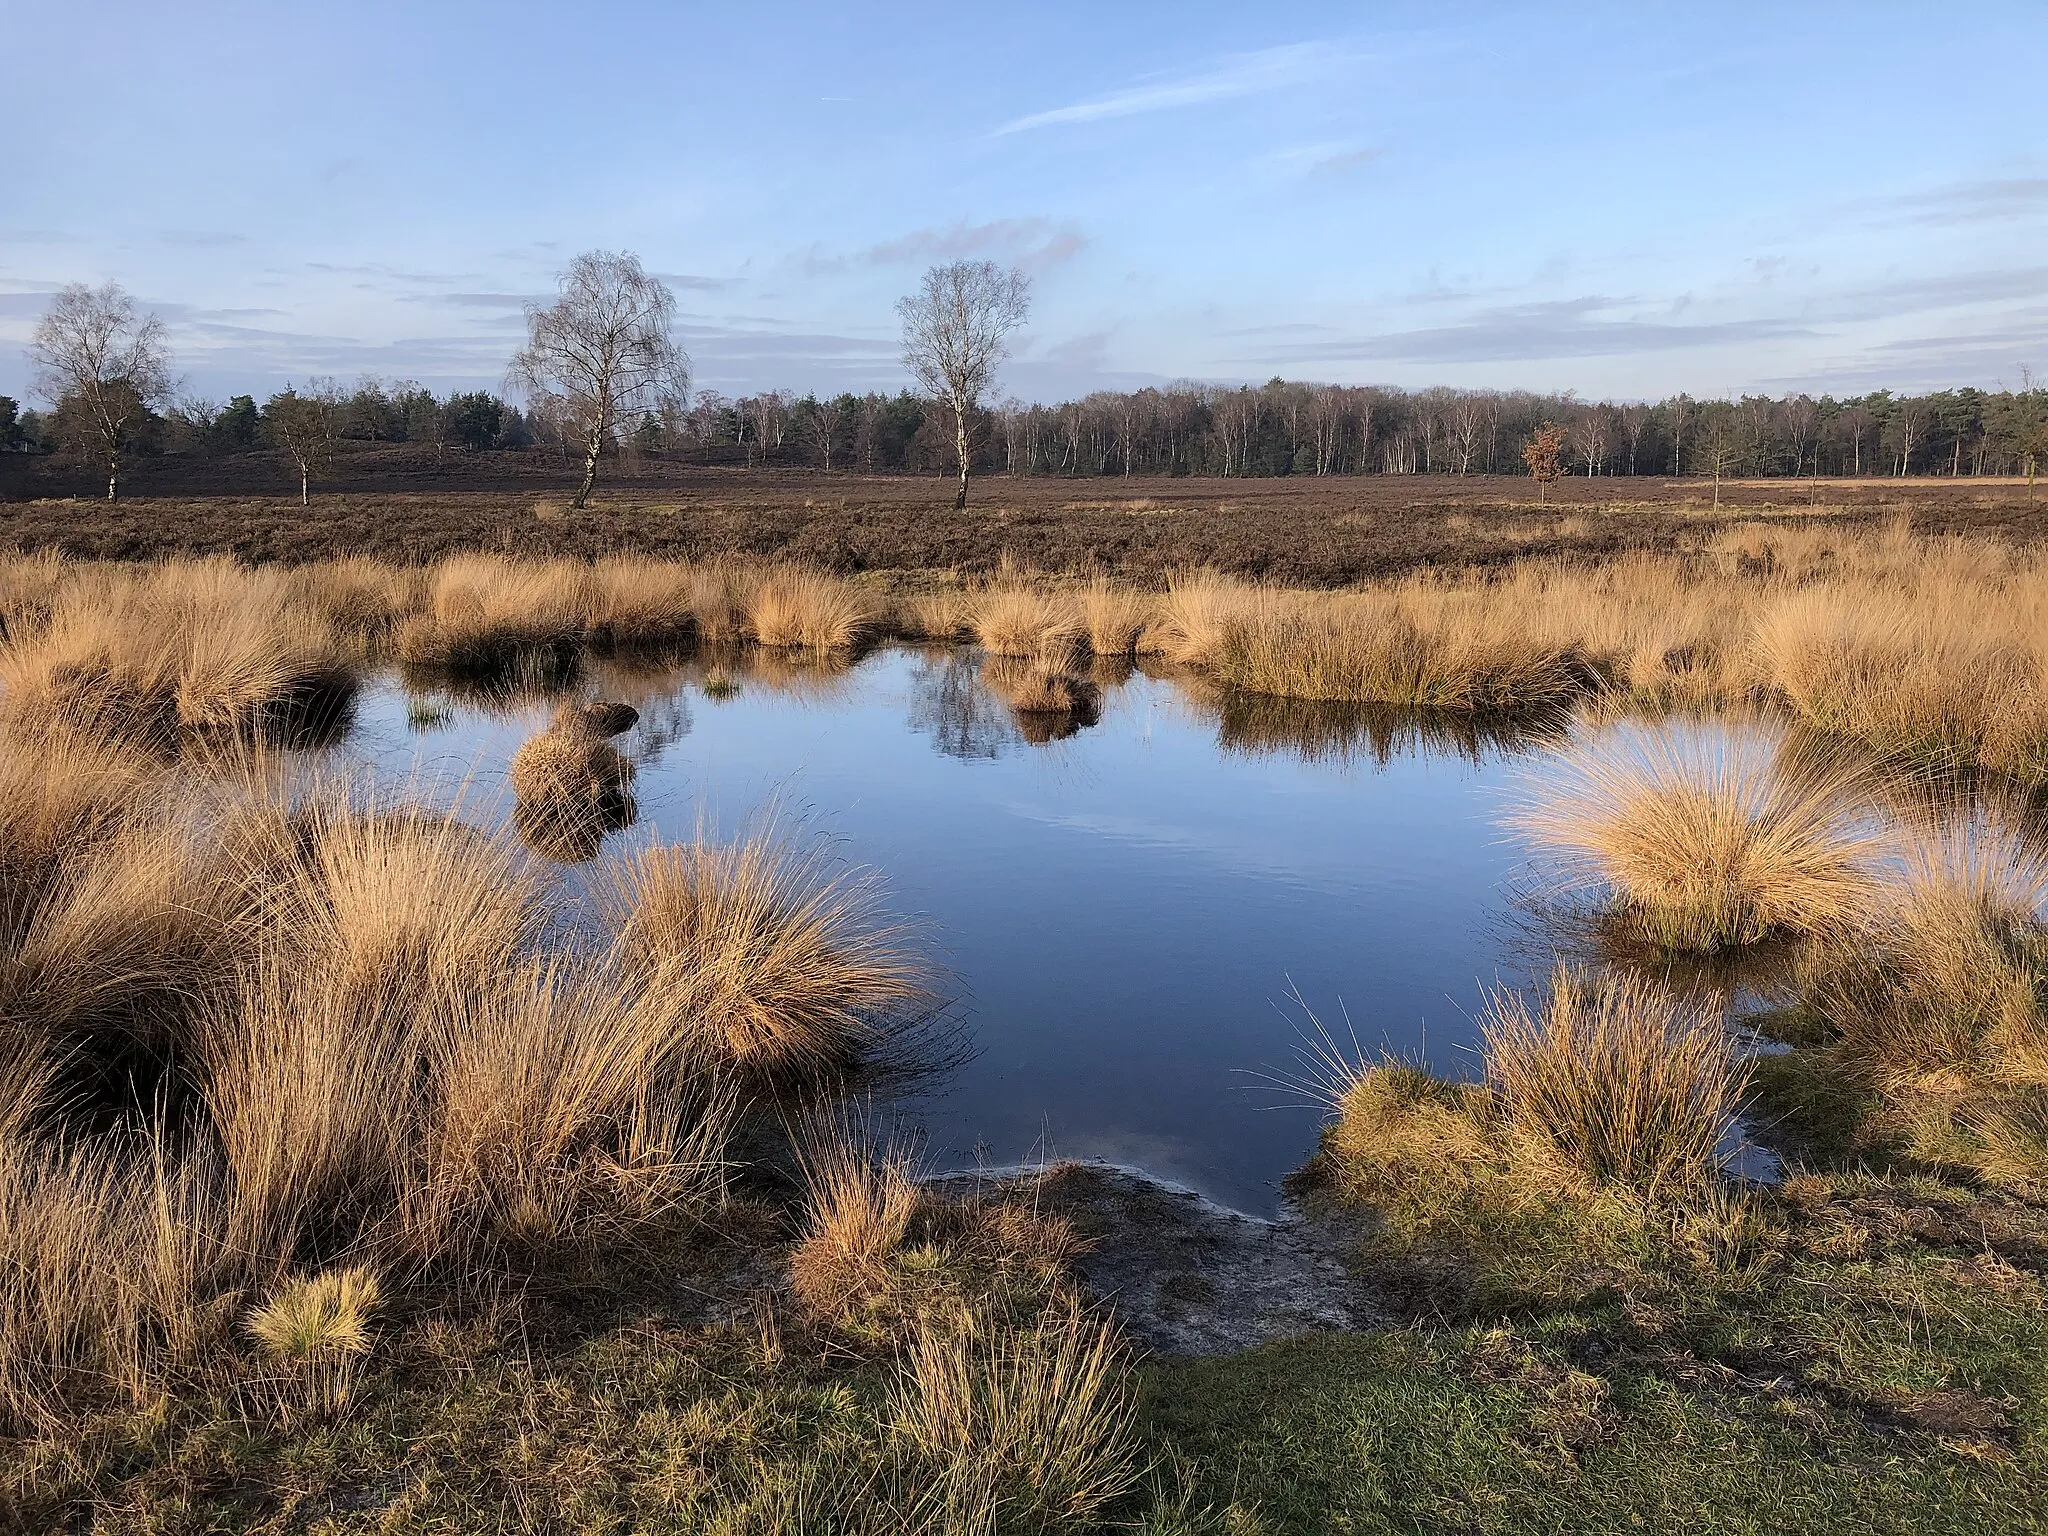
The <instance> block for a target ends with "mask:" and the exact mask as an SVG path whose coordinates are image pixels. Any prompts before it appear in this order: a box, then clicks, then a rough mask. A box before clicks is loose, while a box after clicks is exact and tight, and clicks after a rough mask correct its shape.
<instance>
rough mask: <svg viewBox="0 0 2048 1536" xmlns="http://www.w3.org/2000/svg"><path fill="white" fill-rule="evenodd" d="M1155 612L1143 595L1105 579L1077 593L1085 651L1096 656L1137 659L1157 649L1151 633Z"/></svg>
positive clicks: (1155, 604)
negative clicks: (1086, 647)
mask: <svg viewBox="0 0 2048 1536" xmlns="http://www.w3.org/2000/svg"><path fill="white" fill-rule="evenodd" d="M1158 619H1159V610H1158V604H1157V603H1156V602H1155V600H1154V599H1153V598H1152V597H1151V596H1149V595H1148V594H1146V593H1143V592H1135V591H1132V590H1131V589H1130V588H1128V587H1122V586H1119V585H1117V584H1116V583H1115V582H1112V581H1110V580H1109V579H1108V578H1106V577H1101V576H1098V577H1096V578H1095V579H1094V580H1093V581H1091V582H1089V584H1088V586H1087V589H1086V590H1085V591H1083V592H1082V594H1081V624H1082V627H1083V628H1084V629H1085V630H1086V631H1087V635H1088V648H1089V649H1090V650H1091V651H1093V652H1094V653H1095V654H1096V655H1097V656H1137V655H1140V654H1142V653H1144V652H1147V651H1156V650H1158V649H1159V646H1160V642H1159V640H1158V638H1157V636H1155V635H1154V634H1153V629H1154V627H1155V626H1156V624H1157V623H1158Z"/></svg>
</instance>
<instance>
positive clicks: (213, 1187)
mask: <svg viewBox="0 0 2048 1536" xmlns="http://www.w3.org/2000/svg"><path fill="white" fill-rule="evenodd" d="M222 1198H223V1197H222V1193H221V1188H220V1185H219V1183H218V1180H217V1178H216V1177H215V1176H214V1173H213V1170H211V1169H210V1168H208V1167H207V1166H206V1165H205V1163H204V1162H203V1161H199V1162H189V1161H188V1162H184V1163H180V1162H179V1161H178V1160H176V1159H175V1158H174V1156H173V1155H172V1153H171V1151H170V1149H169V1148H168V1147H167V1146H166V1144H165V1142H164V1141H163V1140H162V1139H161V1138H160V1137H156V1136H149V1137H123V1138H97V1139H90V1140H88V1139H84V1138H77V1139H56V1140H50V1141H43V1142H38V1141H36V1140H33V1139H31V1138H30V1137H29V1136H27V1135H25V1134H23V1133H22V1127H21V1126H20V1125H19V1124H16V1125H13V1126H9V1127H7V1134H5V1135H4V1136H0V1427H12V1426H32V1425H53V1424H56V1423H58V1422H60V1421H61V1418H62V1415H63V1412H64V1410H65V1407H66V1405H67V1404H73V1403H78V1402H93V1401H95V1400H96V1399H98V1398H100V1397H102V1396H104V1395H105V1394H107V1393H109V1392H112V1393H116V1394H118V1395H119V1396H120V1397H122V1398H125V1399H127V1400H128V1401H130V1402H132V1403H135V1404H138V1405H147V1404H150V1403H153V1402H154V1401H156V1400H157V1398H158V1397H159V1396H160V1394H161V1392H162V1391H163V1388H164V1384H165V1383H166V1382H167V1381H168V1380H170V1379H171V1378H172V1377H173V1376H174V1375H175V1374H176V1373H179V1372H182V1371H184V1370H187V1369H189V1368H191V1367H193V1366H195V1365H197V1364H198V1363H199V1362H200V1360H201V1359H202V1357H203V1356H204V1355H206V1354H207V1353H208V1352H210V1351H212V1350H215V1349H218V1348H219V1347H221V1346H222V1345H224V1344H225V1343H226V1332H227V1328H226V1325H227V1322H228V1320H229V1319H230V1318H231V1316H232V1314H231V1313H226V1312H223V1311H222V1309H221V1308H219V1307H218V1306H216V1305H214V1302H215V1300H216V1298H218V1297H220V1296H222V1295H232V1294H233V1293H234V1292H235V1291H236V1290H237V1289H238V1288H239V1287H240V1286H242V1285H244V1284H246V1283H247V1282H248V1281H249V1279H250V1278H252V1274H253V1267H252V1266H251V1264H250V1263H249V1262H248V1259H247V1256H246V1255H243V1254H240V1253H238V1252H236V1250H235V1249H234V1248H233V1247H232V1246H230V1245H229V1244H228V1242H227V1241H226V1240H225V1231H224V1227H223V1223H222V1221H221V1219H220V1206H221V1203H222Z"/></svg>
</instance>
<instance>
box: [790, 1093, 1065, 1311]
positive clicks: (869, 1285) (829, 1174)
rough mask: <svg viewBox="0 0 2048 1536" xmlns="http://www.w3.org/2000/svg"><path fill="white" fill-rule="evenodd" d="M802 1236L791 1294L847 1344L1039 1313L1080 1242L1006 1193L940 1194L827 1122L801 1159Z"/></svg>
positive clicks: (894, 1157)
mask: <svg viewBox="0 0 2048 1536" xmlns="http://www.w3.org/2000/svg"><path fill="white" fill-rule="evenodd" d="M802 1163H803V1169H804V1174H805V1182H806V1198H805V1204H804V1225H803V1231H802V1236H801V1237H800V1238H799V1240H798V1242H797V1243H796V1245H795V1246H794V1247H793V1248H792V1249H791V1250H790V1256H789V1276H790V1287H791V1290H792V1292H793V1293H794V1295H795V1298H796V1301H797V1305H798V1307H799V1308H800V1309H801V1310H802V1312H803V1314H804V1316H805V1317H806V1318H807V1319H809V1320H810V1321H811V1322H812V1323H814V1324H823V1325H826V1326H828V1327H831V1328H834V1329H836V1330H838V1331H840V1332H841V1333H843V1334H845V1335H846V1336H847V1337H849V1338H861V1339H867V1340H869V1341H871V1342H872V1341H877V1340H885V1339H887V1340H901V1339H904V1338H916V1337H918V1336H919V1335H920V1334H926V1333H931V1332H934V1331H937V1332H945V1331H949V1330H951V1329H954V1328H957V1327H959V1326H961V1324H962V1322H963V1320H964V1321H968V1322H971V1321H972V1320H973V1319H977V1318H979V1319H990V1318H998V1317H1008V1316H1011V1315H1015V1314H1019V1313H1027V1314H1028V1313H1031V1312H1035V1311H1037V1310H1038V1309H1039V1308H1040V1307H1042V1306H1043V1305H1044V1304H1045V1303H1046V1302H1047V1301H1048V1300H1052V1299H1056V1298H1057V1297H1059V1296H1061V1295H1063V1294H1065V1287H1064V1284H1063V1282H1064V1279H1065V1276H1066V1272H1067V1267H1068V1265H1069V1263H1070V1262H1071V1260H1072V1259H1073V1257H1074V1256H1075V1255H1076V1254H1077V1253H1078V1252H1080V1251H1081V1249H1082V1248H1083V1247H1084V1246H1085V1245H1084V1244H1083V1243H1082V1242H1081V1240H1080V1239H1079V1238H1078V1237H1077V1236H1076V1235H1075V1233H1074V1230H1073V1228H1072V1226H1071V1225H1070V1224H1069V1223H1068V1222H1066V1221H1065V1220H1064V1219H1063V1218H1061V1217H1058V1216H1053V1215H1049V1214H1047V1213H1045V1212H1042V1211H1040V1210H1038V1209H1037V1208H1036V1206H1035V1205H1034V1204H1031V1203H1028V1202H1025V1201H1023V1200H1020V1199H1017V1198H1014V1197H1012V1196H1010V1195H997V1196H995V1197H990V1196H985V1195H982V1194H979V1193H975V1194H969V1195H966V1196H964V1197H962V1196H957V1195H950V1194H940V1193H938V1192H936V1191H935V1190H934V1189H933V1187H932V1186H930V1185H927V1184H924V1183H922V1182H920V1181H919V1180H918V1178H917V1177H916V1173H915V1171H914V1169H913V1168H912V1166H911V1162H910V1159H909V1158H908V1157H907V1156H906V1155H905V1154H903V1153H902V1152H900V1151H896V1150H894V1149H881V1150H877V1149H876V1148H874V1147H873V1146H871V1145H870V1144H869V1142H868V1141H867V1140H866V1138H865V1137H863V1136H861V1135H859V1134H857V1133H854V1132H852V1131H850V1128H848V1127H845V1126H836V1127H833V1128H832V1129H831V1130H829V1131H828V1132H827V1134H826V1135H824V1136H823V1137H822V1138H820V1137H817V1136H814V1137H813V1138H812V1141H811V1145H809V1146H808V1148H807V1149H806V1150H804V1151H803V1153H802Z"/></svg>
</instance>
